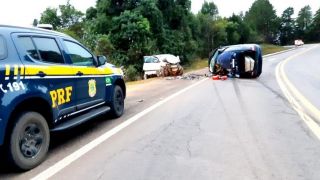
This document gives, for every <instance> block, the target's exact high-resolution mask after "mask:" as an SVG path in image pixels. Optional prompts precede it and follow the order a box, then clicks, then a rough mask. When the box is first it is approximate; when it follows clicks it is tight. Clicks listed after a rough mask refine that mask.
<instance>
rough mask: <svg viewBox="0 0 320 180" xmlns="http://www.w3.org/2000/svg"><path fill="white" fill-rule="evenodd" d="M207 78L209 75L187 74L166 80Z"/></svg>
mask: <svg viewBox="0 0 320 180" xmlns="http://www.w3.org/2000/svg"><path fill="white" fill-rule="evenodd" d="M205 77H208V75H207V74H194V73H192V74H186V75H183V76H175V77H167V78H166V80H177V79H178V80H179V79H182V80H199V79H202V78H205Z"/></svg>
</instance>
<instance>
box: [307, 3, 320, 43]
mask: <svg viewBox="0 0 320 180" xmlns="http://www.w3.org/2000/svg"><path fill="white" fill-rule="evenodd" d="M310 29H311V30H310V33H309V38H310V41H313V42H319V41H320V9H318V11H317V12H316V14H315V15H314V18H313V20H312V24H311V28H310Z"/></svg>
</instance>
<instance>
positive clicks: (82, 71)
mask: <svg viewBox="0 0 320 180" xmlns="http://www.w3.org/2000/svg"><path fill="white" fill-rule="evenodd" d="M64 45H65V47H66V50H67V51H68V52H67V53H68V54H69V57H70V60H71V63H72V65H73V66H74V68H75V69H76V71H77V73H76V76H77V78H76V79H77V80H76V81H77V83H76V88H77V110H82V109H89V108H92V107H96V106H99V105H102V104H104V102H105V94H106V92H105V89H106V88H105V86H106V84H105V75H104V69H102V68H101V69H100V68H99V67H96V62H95V58H94V56H93V55H92V54H91V53H90V52H89V51H88V50H87V49H85V48H84V47H82V46H81V45H80V44H78V43H77V42H73V41H69V40H64Z"/></svg>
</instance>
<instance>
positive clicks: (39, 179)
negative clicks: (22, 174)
mask: <svg viewBox="0 0 320 180" xmlns="http://www.w3.org/2000/svg"><path fill="white" fill-rule="evenodd" d="M207 79H208V78H205V79H202V80H201V81H199V82H197V83H195V84H192V85H190V86H188V87H186V88H184V89H182V90H180V91H178V92H176V93H174V94H172V95H171V96H169V97H167V98H165V99H163V100H161V101H159V102H158V103H156V104H154V105H152V106H150V107H149V108H147V109H145V110H144V111H142V112H140V113H138V114H136V115H135V116H133V117H131V118H130V119H128V120H126V121H124V122H123V123H121V124H120V125H118V126H116V127H114V128H113V129H111V130H109V131H107V132H106V133H104V134H102V135H101V136H99V137H98V138H96V139H94V140H92V141H91V142H90V143H88V144H86V145H84V146H83V147H82V148H80V149H78V150H77V151H75V152H73V153H72V154H70V155H69V156H67V157H65V158H63V159H62V160H60V161H59V162H57V163H56V164H54V165H53V166H51V167H49V168H48V169H46V170H45V171H43V172H42V173H40V174H38V175H37V176H35V177H34V178H32V179H31V180H43V179H48V178H50V177H52V176H53V175H55V174H56V173H58V172H59V171H61V170H62V169H63V168H65V167H66V166H68V165H69V164H71V163H72V162H73V161H75V160H77V159H78V158H80V157H81V156H83V155H84V154H86V153H87V152H89V151H90V150H92V149H93V148H95V147H96V146H98V145H99V144H101V143H103V142H104V141H106V140H107V139H109V138H110V137H112V136H113V135H115V134H117V133H118V132H120V131H121V130H123V129H124V128H126V127H128V126H129V125H131V124H132V123H134V122H135V121H137V120H139V119H140V118H141V117H143V116H144V115H146V114H148V113H149V112H151V111H152V110H154V109H156V108H158V107H159V106H161V105H162V104H164V103H166V102H168V101H170V100H171V99H173V98H175V97H177V96H179V95H180V94H182V93H184V92H186V91H187V90H189V89H191V88H193V87H195V86H197V85H199V84H201V83H202V82H204V81H205V80H207Z"/></svg>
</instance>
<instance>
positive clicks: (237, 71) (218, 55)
mask: <svg viewBox="0 0 320 180" xmlns="http://www.w3.org/2000/svg"><path fill="white" fill-rule="evenodd" d="M208 66H209V71H210V72H211V73H212V74H214V75H222V76H229V77H242V78H256V77H259V76H260V74H261V73H262V52H261V48H260V46H259V45H257V44H241V45H232V46H225V47H221V48H218V49H215V50H214V51H213V52H212V53H211V55H210V57H209V61H208Z"/></svg>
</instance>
